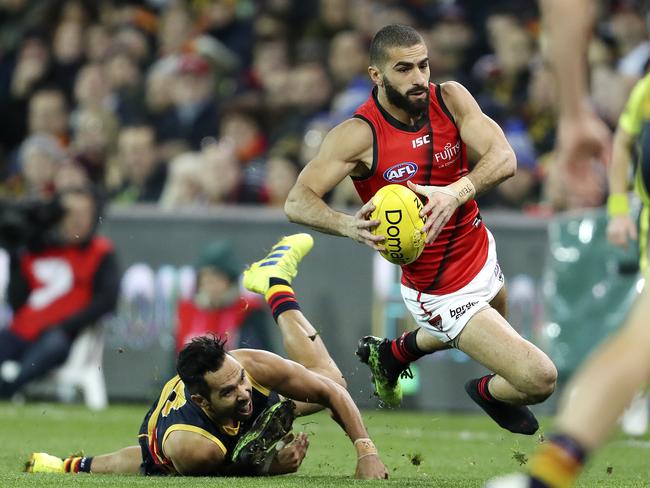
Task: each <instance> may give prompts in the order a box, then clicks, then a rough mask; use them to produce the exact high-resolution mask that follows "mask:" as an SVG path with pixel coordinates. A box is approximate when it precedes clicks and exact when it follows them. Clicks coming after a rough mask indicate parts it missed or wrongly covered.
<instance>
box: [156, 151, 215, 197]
mask: <svg viewBox="0 0 650 488" xmlns="http://www.w3.org/2000/svg"><path fill="white" fill-rule="evenodd" d="M202 170H203V160H202V156H201V153H194V152H188V153H183V154H179V155H178V156H176V157H175V158H174V159H172V160H171V161H170V163H169V172H168V176H167V182H166V184H165V189H164V190H163V193H162V196H161V197H160V205H161V206H162V207H165V208H174V207H187V206H194V205H200V204H201V203H202V202H203V200H204V196H203V183H202V181H203V178H204V175H203V171H202Z"/></svg>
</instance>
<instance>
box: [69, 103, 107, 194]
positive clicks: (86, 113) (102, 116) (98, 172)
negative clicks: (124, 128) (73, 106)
mask: <svg viewBox="0 0 650 488" xmlns="http://www.w3.org/2000/svg"><path fill="white" fill-rule="evenodd" d="M75 122H76V124H75V125H76V126H75V130H74V136H73V138H72V143H71V144H70V151H71V156H72V157H73V159H74V160H75V161H76V162H77V164H78V165H80V166H81V167H83V168H84V170H85V171H86V173H87V174H88V176H89V178H90V180H91V181H92V182H93V183H95V184H98V185H104V178H105V174H106V165H107V160H108V156H109V153H110V152H112V150H113V146H114V145H115V139H116V137H117V127H118V122H117V119H116V118H115V116H113V114H112V113H111V112H110V111H108V110H101V109H100V110H89V109H84V110H81V111H79V112H78V113H77V114H76V121H75Z"/></svg>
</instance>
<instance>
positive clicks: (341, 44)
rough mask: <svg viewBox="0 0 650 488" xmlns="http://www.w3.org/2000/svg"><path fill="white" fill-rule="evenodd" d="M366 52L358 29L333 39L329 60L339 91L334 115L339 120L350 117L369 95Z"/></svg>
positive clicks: (336, 87)
mask: <svg viewBox="0 0 650 488" xmlns="http://www.w3.org/2000/svg"><path fill="white" fill-rule="evenodd" d="M367 52H368V48H367V47H366V45H365V43H364V40H363V38H362V37H361V35H360V34H359V33H357V32H355V31H350V30H346V31H342V32H339V33H338V34H336V35H335V36H334V37H333V38H332V42H331V43H330V49H329V55H328V58H327V59H328V61H327V62H328V68H329V72H330V74H331V76H332V83H333V87H334V89H335V90H336V94H335V96H334V99H333V100H332V115H333V116H334V118H335V119H336V120H337V121H342V120H344V119H346V118H348V117H351V116H352V114H353V113H354V111H355V110H356V108H357V107H358V106H359V105H361V104H362V103H363V102H364V101H365V100H366V98H368V92H369V91H370V90H371V88H372V83H371V82H370V79H369V78H368V74H367V73H366V70H367V69H368V54H367Z"/></svg>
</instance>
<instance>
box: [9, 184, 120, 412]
mask: <svg viewBox="0 0 650 488" xmlns="http://www.w3.org/2000/svg"><path fill="white" fill-rule="evenodd" d="M58 201H59V202H60V204H61V206H62V217H61V218H60V221H59V223H58V224H57V225H56V232H54V233H52V234H50V233H44V234H42V235H41V238H40V239H38V242H31V243H30V244H29V246H25V245H23V244H24V243H15V242H14V243H12V244H11V246H10V247H9V249H8V251H9V254H10V279H9V290H8V300H9V303H10V305H11V307H12V309H13V311H14V317H13V319H12V321H11V324H10V325H9V328H8V329H3V330H2V331H0V364H2V363H4V362H5V361H9V360H12V361H17V362H18V363H19V365H20V369H19V371H18V372H17V375H16V376H15V377H13V378H12V377H3V378H2V379H1V380H0V398H3V399H6V398H10V397H11V396H13V395H14V393H16V392H18V391H19V390H20V389H21V388H22V387H23V386H24V385H25V384H27V383H28V382H30V381H32V380H34V379H36V378H39V377H41V376H43V375H44V374H45V373H47V372H48V371H50V370H51V369H52V368H54V367H56V366H58V365H60V364H62V363H63V362H64V361H65V360H66V358H67V357H68V354H69V352H70V347H71V346H72V343H73V341H74V339H75V337H77V336H78V334H79V333H80V332H81V331H82V330H84V329H85V328H86V327H89V326H91V325H93V324H95V323H96V322H97V320H98V319H100V318H101V317H102V316H103V315H104V314H106V313H108V312H110V311H112V310H113V309H114V308H115V305H116V302H117V294H118V290H119V274H118V268H117V263H116V259H115V254H114V251H113V246H112V244H111V243H110V241H108V240H107V239H105V238H104V237H99V236H97V235H95V227H96V225H97V222H98V205H97V201H96V199H95V197H94V194H93V193H92V192H91V191H90V190H88V189H76V190H68V191H67V192H65V193H63V194H61V195H59V200H58ZM41 214H42V212H41ZM55 215H56V214H55V213H52V214H51V216H52V220H54V219H55ZM5 245H8V243H5Z"/></svg>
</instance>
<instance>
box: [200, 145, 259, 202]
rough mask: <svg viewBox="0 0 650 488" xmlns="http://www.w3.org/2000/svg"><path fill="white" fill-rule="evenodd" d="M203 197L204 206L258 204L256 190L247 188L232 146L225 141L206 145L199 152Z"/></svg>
mask: <svg viewBox="0 0 650 488" xmlns="http://www.w3.org/2000/svg"><path fill="white" fill-rule="evenodd" d="M202 159H203V171H202V173H203V179H202V186H203V194H204V196H205V203H207V204H208V205H224V204H236V203H249V204H250V203H259V202H260V195H259V188H252V187H250V186H249V185H248V184H247V182H246V180H245V179H244V171H243V169H242V167H241V165H240V164H239V161H237V155H236V153H235V146H234V144H233V143H232V142H230V141H228V140H222V141H220V142H219V143H217V144H210V145H208V146H206V147H205V148H204V149H203V151H202Z"/></svg>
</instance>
